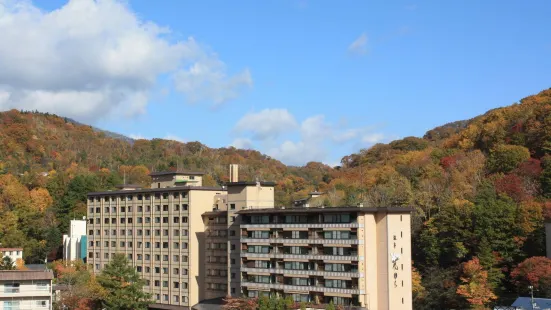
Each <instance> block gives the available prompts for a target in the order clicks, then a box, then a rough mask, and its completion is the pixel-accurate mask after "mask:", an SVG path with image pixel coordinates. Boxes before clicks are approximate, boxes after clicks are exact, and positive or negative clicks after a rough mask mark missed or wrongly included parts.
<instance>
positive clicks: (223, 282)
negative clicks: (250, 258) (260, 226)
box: [203, 165, 275, 299]
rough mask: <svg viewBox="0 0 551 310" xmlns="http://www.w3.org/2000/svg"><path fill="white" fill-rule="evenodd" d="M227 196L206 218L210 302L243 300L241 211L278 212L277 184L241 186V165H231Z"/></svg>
mask: <svg viewBox="0 0 551 310" xmlns="http://www.w3.org/2000/svg"><path fill="white" fill-rule="evenodd" d="M226 185H227V193H226V194H223V195H219V196H217V197H216V201H215V204H214V206H213V210H212V211H211V212H206V213H204V214H203V221H204V225H205V233H206V240H205V243H206V250H207V252H206V260H205V270H206V279H205V281H206V283H205V286H204V290H205V296H207V299H211V298H218V297H224V296H228V295H231V296H241V276H240V275H241V271H240V268H241V257H240V250H239V249H240V248H241V241H240V227H239V226H240V217H239V216H238V213H237V212H239V211H240V210H245V209H257V208H274V186H275V183H274V182H260V181H257V182H240V181H239V176H238V167H237V165H230V182H228V183H227V184H226Z"/></svg>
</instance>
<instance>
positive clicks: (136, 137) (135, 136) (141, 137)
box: [128, 134, 149, 140]
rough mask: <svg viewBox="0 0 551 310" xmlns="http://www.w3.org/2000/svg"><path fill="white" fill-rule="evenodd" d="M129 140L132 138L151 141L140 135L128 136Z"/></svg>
mask: <svg viewBox="0 0 551 310" xmlns="http://www.w3.org/2000/svg"><path fill="white" fill-rule="evenodd" d="M128 137H129V138H132V139H134V140H149V139H148V138H146V137H144V136H142V135H140V134H130V135H128Z"/></svg>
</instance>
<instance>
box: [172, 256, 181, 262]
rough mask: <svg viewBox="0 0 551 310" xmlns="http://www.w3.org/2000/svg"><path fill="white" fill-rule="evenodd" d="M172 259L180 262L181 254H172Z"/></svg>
mask: <svg viewBox="0 0 551 310" xmlns="http://www.w3.org/2000/svg"><path fill="white" fill-rule="evenodd" d="M172 261H173V262H175V263H177V262H179V261H180V256H178V255H173V256H172Z"/></svg>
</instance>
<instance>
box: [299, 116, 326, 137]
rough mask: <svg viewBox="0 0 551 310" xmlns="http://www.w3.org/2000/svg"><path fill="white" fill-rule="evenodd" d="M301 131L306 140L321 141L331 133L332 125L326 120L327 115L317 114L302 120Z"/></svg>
mask: <svg viewBox="0 0 551 310" xmlns="http://www.w3.org/2000/svg"><path fill="white" fill-rule="evenodd" d="M300 133H301V135H302V138H303V139H304V140H306V141H319V140H323V139H325V138H327V137H328V136H330V135H331V126H330V125H329V124H327V123H326V122H325V116H323V115H315V116H311V117H309V118H307V119H305V120H304V121H303V122H302V124H301V125H300Z"/></svg>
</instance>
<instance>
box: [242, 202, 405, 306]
mask: <svg viewBox="0 0 551 310" xmlns="http://www.w3.org/2000/svg"><path fill="white" fill-rule="evenodd" d="M239 214H240V217H241V254H240V256H241V275H242V277H241V278H242V280H241V283H240V285H241V288H242V293H243V294H244V295H245V296H249V297H257V296H260V295H262V294H271V295H274V294H275V295H278V296H292V297H293V299H294V300H295V301H297V302H313V303H329V302H333V303H334V304H336V305H343V306H355V307H362V308H365V309H375V310H390V309H404V310H408V309H412V294H411V288H412V284H411V233H410V229H411V228H410V214H411V209H409V208H362V207H342V208H340V207H336V208H289V209H264V210H242V211H240V212H239Z"/></svg>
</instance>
